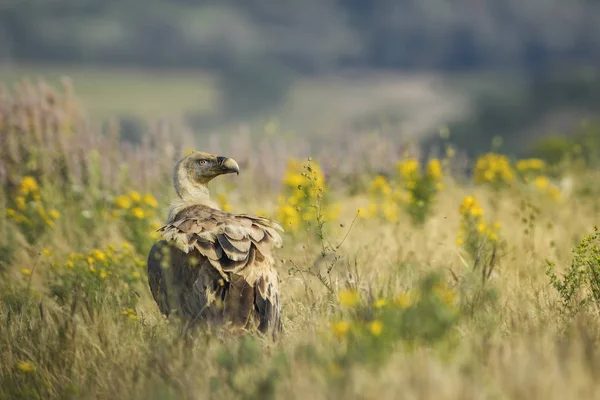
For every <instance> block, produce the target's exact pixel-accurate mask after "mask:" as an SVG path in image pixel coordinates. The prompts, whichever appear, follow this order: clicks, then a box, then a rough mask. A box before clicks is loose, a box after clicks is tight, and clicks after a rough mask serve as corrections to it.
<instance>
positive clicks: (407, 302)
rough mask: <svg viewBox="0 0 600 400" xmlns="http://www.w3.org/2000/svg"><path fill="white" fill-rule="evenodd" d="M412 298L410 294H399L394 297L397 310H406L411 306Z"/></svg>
mask: <svg viewBox="0 0 600 400" xmlns="http://www.w3.org/2000/svg"><path fill="white" fill-rule="evenodd" d="M413 300H414V299H413V296H412V295H411V293H400V294H398V295H397V296H396V297H394V304H395V305H396V306H397V307H398V308H402V309H404V308H408V307H410V306H411V305H412V304H413Z"/></svg>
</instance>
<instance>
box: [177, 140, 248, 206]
mask: <svg viewBox="0 0 600 400" xmlns="http://www.w3.org/2000/svg"><path fill="white" fill-rule="evenodd" d="M232 172H235V173H236V174H239V173H240V167H239V165H238V163H237V162H236V161H235V160H234V159H232V158H227V157H221V156H216V155H214V154H210V153H204V152H201V151H194V152H192V153H191V154H188V155H187V156H185V157H184V158H182V159H181V160H179V162H178V163H177V165H176V166H175V177H174V180H175V188H176V189H177V191H178V193H179V194H180V196H181V195H182V194H183V193H182V192H184V191H185V192H194V188H200V187H205V186H206V184H207V183H208V182H210V181H211V180H212V179H214V178H216V177H217V176H219V175H223V174H230V173H232ZM181 197H183V196H181Z"/></svg>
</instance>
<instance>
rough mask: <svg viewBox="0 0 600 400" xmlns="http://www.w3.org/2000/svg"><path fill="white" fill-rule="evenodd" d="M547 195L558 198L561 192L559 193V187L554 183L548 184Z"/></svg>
mask: <svg viewBox="0 0 600 400" xmlns="http://www.w3.org/2000/svg"><path fill="white" fill-rule="evenodd" d="M548 195H549V196H550V198H552V199H553V200H560V198H561V196H562V195H561V193H560V189H559V188H557V187H556V186H554V185H550V187H549V188H548Z"/></svg>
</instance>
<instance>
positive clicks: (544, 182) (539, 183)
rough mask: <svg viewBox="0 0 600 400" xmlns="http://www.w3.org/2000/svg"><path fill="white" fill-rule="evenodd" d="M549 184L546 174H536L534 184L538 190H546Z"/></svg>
mask: <svg viewBox="0 0 600 400" xmlns="http://www.w3.org/2000/svg"><path fill="white" fill-rule="evenodd" d="M549 185H550V179H548V177H547V176H538V177H537V178H535V186H536V187H537V188H538V189H539V190H542V191H543V190H546V189H547V188H548V186H549Z"/></svg>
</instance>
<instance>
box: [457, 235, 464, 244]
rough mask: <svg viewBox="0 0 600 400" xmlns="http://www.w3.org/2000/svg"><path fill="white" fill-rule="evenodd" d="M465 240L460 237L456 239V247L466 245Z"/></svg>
mask: <svg viewBox="0 0 600 400" xmlns="http://www.w3.org/2000/svg"><path fill="white" fill-rule="evenodd" d="M464 243H465V242H464V240H463V238H461V237H460V236H459V237H457V238H456V245H457V246H462V245H463V244H464Z"/></svg>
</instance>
